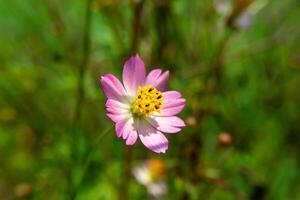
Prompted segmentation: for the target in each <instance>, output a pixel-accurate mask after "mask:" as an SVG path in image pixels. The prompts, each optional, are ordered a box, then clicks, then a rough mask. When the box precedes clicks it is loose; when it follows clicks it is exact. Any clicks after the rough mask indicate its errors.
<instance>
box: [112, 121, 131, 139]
mask: <svg viewBox="0 0 300 200" xmlns="http://www.w3.org/2000/svg"><path fill="white" fill-rule="evenodd" d="M127 121H128V120H121V121H118V122H117V123H116V125H115V130H116V134H117V136H118V137H121V136H122V133H123V132H122V131H123V129H124V126H125V124H126V123H127Z"/></svg>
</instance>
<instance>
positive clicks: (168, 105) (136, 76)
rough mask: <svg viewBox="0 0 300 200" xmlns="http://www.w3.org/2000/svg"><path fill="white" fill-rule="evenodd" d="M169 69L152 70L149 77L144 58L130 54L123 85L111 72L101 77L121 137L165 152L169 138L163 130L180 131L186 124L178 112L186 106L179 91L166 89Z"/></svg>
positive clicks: (130, 142) (108, 114)
mask: <svg viewBox="0 0 300 200" xmlns="http://www.w3.org/2000/svg"><path fill="white" fill-rule="evenodd" d="M168 79H169V71H166V72H164V73H162V70H160V69H154V70H152V71H151V72H150V73H149V74H148V75H147V76H146V69H145V65H144V62H143V60H142V59H141V58H140V57H139V56H138V55H135V56H132V57H130V58H129V59H128V60H127V61H126V63H125V65H124V67H123V84H122V83H121V82H120V81H119V80H118V79H117V78H116V77H115V76H114V75H112V74H105V75H103V76H101V79H100V84H101V86H102V89H103V91H104V93H105V95H106V97H107V101H106V111H107V116H108V117H109V118H110V119H111V120H112V121H113V122H114V123H115V130H116V134H117V136H118V137H122V138H123V139H124V140H126V144H127V145H133V144H134V143H135V142H136V140H137V138H138V137H139V138H140V140H141V141H142V143H143V144H144V145H145V146H146V147H147V148H149V149H150V150H152V151H154V152H156V153H165V152H166V150H167V149H168V139H167V138H166V136H165V135H164V134H163V133H177V132H179V131H180V130H181V128H182V127H184V126H185V124H184V122H183V120H181V119H180V118H179V117H176V116H175V115H176V114H178V113H179V112H180V111H181V110H182V109H183V107H184V106H185V99H183V98H182V97H181V94H180V93H179V92H177V91H165V89H166V86H167V83H168Z"/></svg>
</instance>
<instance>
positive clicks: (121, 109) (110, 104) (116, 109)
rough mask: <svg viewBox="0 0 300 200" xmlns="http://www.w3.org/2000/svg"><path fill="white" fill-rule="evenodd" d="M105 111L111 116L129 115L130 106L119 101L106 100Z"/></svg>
mask: <svg viewBox="0 0 300 200" xmlns="http://www.w3.org/2000/svg"><path fill="white" fill-rule="evenodd" d="M105 106H106V111H107V112H108V113H111V114H128V115H130V106H129V105H127V104H125V103H121V102H119V101H116V100H113V99H108V100H107V101H106V104H105Z"/></svg>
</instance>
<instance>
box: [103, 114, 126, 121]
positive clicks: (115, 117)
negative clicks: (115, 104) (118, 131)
mask: <svg viewBox="0 0 300 200" xmlns="http://www.w3.org/2000/svg"><path fill="white" fill-rule="evenodd" d="M106 116H107V117H109V118H110V119H111V120H112V121H113V122H115V123H117V122H119V121H123V120H126V119H128V118H130V115H128V114H113V113H106Z"/></svg>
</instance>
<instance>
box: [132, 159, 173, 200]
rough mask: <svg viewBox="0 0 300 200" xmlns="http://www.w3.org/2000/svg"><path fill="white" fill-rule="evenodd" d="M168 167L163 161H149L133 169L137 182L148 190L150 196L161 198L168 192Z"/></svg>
mask: <svg viewBox="0 0 300 200" xmlns="http://www.w3.org/2000/svg"><path fill="white" fill-rule="evenodd" d="M165 175H166V165H165V162H164V161H163V160H161V159H155V158H152V159H149V160H146V161H144V162H143V163H141V164H139V165H137V166H136V167H134V168H133V176H134V177H135V179H136V181H137V182H138V183H139V184H141V185H143V186H145V187H146V188H147V191H148V194H150V195H151V196H153V197H155V198H159V197H161V196H163V195H165V194H166V193H167V192H168V187H167V182H166V176H165Z"/></svg>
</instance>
